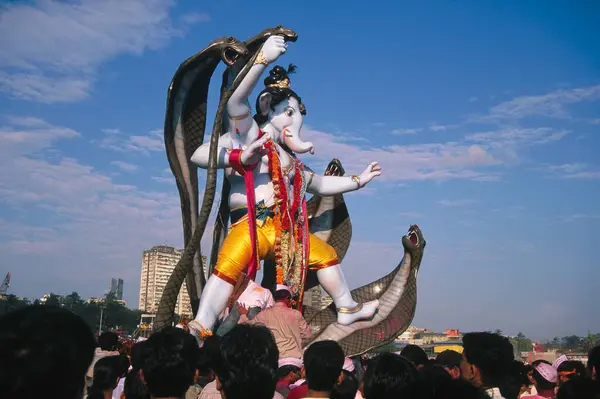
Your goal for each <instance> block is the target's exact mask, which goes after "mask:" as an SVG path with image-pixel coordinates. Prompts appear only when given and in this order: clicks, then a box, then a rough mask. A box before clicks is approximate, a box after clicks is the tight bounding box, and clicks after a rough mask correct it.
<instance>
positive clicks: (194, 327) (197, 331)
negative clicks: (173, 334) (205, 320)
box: [188, 320, 213, 347]
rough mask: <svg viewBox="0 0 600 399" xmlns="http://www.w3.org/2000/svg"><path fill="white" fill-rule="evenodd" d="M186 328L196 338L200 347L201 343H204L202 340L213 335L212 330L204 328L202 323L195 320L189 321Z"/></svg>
mask: <svg viewBox="0 0 600 399" xmlns="http://www.w3.org/2000/svg"><path fill="white" fill-rule="evenodd" d="M188 328H189V331H190V334H192V336H193V337H194V338H196V341H197V342H198V346H199V347H202V345H203V344H204V340H205V339H206V338H207V337H211V336H212V335H213V332H212V331H211V330H207V329H205V328H204V327H202V324H200V323H198V322H197V321H196V320H193V321H191V322H189V323H188Z"/></svg>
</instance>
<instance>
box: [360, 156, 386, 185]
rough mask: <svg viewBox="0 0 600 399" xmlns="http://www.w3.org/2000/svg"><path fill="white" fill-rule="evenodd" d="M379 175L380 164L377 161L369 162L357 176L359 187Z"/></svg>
mask: <svg viewBox="0 0 600 399" xmlns="http://www.w3.org/2000/svg"><path fill="white" fill-rule="evenodd" d="M380 175H381V166H379V164H378V163H377V162H371V163H370V164H369V166H367V169H365V171H364V172H362V173H361V174H360V176H358V179H359V183H358V185H359V187H360V188H363V187H364V186H366V185H367V183H369V182H370V181H371V180H373V179H374V178H375V177H376V176H380Z"/></svg>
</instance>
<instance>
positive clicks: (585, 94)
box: [474, 85, 600, 121]
mask: <svg viewBox="0 0 600 399" xmlns="http://www.w3.org/2000/svg"><path fill="white" fill-rule="evenodd" d="M597 99H600V85H595V86H588V87H579V88H576V89H561V90H556V91H553V92H550V93H546V94H541V95H533V96H520V97H516V98H514V99H512V100H510V101H506V102H503V103H501V104H498V105H496V106H494V107H492V108H490V110H489V113H488V115H486V116H484V117H476V118H474V120H480V121H481V120H502V119H513V120H516V119H522V118H526V117H530V116H543V117H548V118H558V119H565V118H569V117H570V115H569V113H568V111H567V109H566V106H567V105H569V104H574V103H578V102H582V101H593V100H597Z"/></svg>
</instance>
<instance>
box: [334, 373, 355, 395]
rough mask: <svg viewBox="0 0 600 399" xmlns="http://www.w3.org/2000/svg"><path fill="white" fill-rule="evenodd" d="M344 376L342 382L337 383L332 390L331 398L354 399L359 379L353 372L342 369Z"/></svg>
mask: <svg viewBox="0 0 600 399" xmlns="http://www.w3.org/2000/svg"><path fill="white" fill-rule="evenodd" d="M342 373H343V374H344V377H343V379H342V382H341V383H339V384H336V385H335V386H334V387H333V391H332V392H331V396H330V398H331V399H354V398H355V397H356V392H358V380H357V379H356V377H355V376H354V374H353V373H351V372H349V371H347V370H342Z"/></svg>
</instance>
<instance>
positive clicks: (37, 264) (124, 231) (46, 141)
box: [0, 117, 212, 306]
mask: <svg viewBox="0 0 600 399" xmlns="http://www.w3.org/2000/svg"><path fill="white" fill-rule="evenodd" d="M9 121H10V123H9V125H8V126H4V127H1V128H0V153H1V154H0V155H1V156H0V168H1V169H2V170H5V171H10V173H2V174H0V204H1V205H0V206H1V207H2V209H3V210H6V211H5V212H4V213H3V215H5V220H2V219H0V250H1V251H2V253H3V261H5V262H7V264H10V265H12V266H11V269H12V270H11V271H12V272H13V277H14V281H15V282H16V284H15V287H17V286H18V282H19V281H22V282H24V281H26V282H27V283H26V284H25V283H22V285H20V288H19V291H20V292H23V294H24V295H32V294H34V293H35V294H39V293H40V292H44V291H46V292H51V291H54V292H60V293H62V292H67V291H68V290H72V289H73V287H76V288H75V289H77V290H79V291H80V292H81V294H82V295H90V296H91V295H98V294H100V293H99V292H97V290H98V288H97V287H103V286H104V285H105V282H106V281H107V280H108V278H109V277H111V276H118V277H121V278H124V279H125V281H126V284H127V286H128V287H127V288H126V291H127V292H128V293H133V292H135V289H136V288H135V287H136V286H137V284H138V281H139V265H140V255H141V252H142V251H143V250H144V249H147V248H149V247H151V246H153V245H158V244H162V243H166V244H169V245H174V246H176V247H181V246H182V241H183V239H182V226H181V209H180V200H179V195H178V193H177V189H176V187H175V185H174V184H173V185H172V187H171V188H166V189H162V190H161V191H151V190H145V189H142V188H140V187H138V186H137V185H132V184H128V182H127V181H117V180H116V179H117V178H119V179H121V178H122V179H124V178H127V176H117V177H112V176H111V175H109V174H107V173H105V172H103V171H101V170H98V169H97V168H95V167H93V166H91V165H89V164H86V163H82V162H81V161H79V160H77V159H73V158H68V157H65V156H63V155H61V153H60V152H59V151H58V150H57V148H56V145H57V144H58V143H59V142H60V141H63V140H74V139H78V138H80V134H79V133H78V132H76V131H74V130H72V129H69V128H66V127H60V126H53V125H51V124H48V123H46V122H45V121H43V120H40V119H35V118H26V117H22V118H10V119H9ZM19 125H20V126H19ZM47 154H49V155H50V156H46V155H47ZM158 158H160V162H162V164H163V165H164V166H165V167H166V159H164V154H161V156H158ZM113 164H115V165H117V166H119V167H120V168H122V169H123V168H124V169H132V165H130V164H127V163H124V162H119V161H115V162H113ZM172 181H174V180H173V179H172ZM210 226H212V221H210V220H209V227H208V229H207V232H206V234H205V238H204V240H203V248H209V247H210V245H209V242H210V239H211V236H210V230H211V228H210ZM82 270H85V273H81V271H82ZM130 305H132V306H135V305H136V303H131V304H130Z"/></svg>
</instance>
